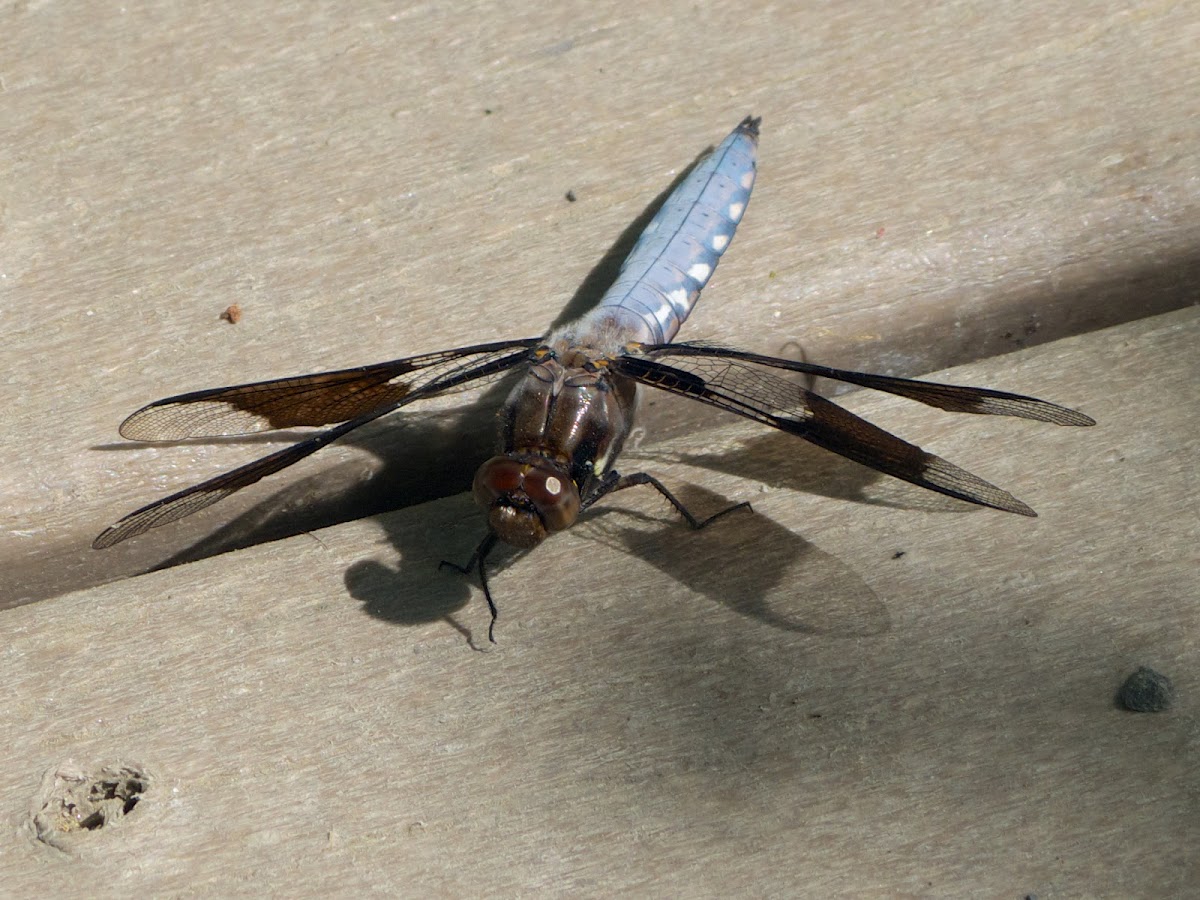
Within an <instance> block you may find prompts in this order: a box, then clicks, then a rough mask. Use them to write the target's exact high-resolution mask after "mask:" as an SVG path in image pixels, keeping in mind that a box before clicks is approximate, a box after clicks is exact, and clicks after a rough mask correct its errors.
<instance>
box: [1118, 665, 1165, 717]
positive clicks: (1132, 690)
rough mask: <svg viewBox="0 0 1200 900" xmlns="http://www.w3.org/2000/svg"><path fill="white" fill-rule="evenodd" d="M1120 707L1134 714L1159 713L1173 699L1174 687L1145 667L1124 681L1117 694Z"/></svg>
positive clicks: (1161, 676)
mask: <svg viewBox="0 0 1200 900" xmlns="http://www.w3.org/2000/svg"><path fill="white" fill-rule="evenodd" d="M1117 697H1118V699H1119V700H1120V701H1121V705H1122V706H1124V707H1125V708H1126V709H1131V710H1133V711H1134V712H1161V711H1162V710H1164V709H1166V708H1167V707H1169V706H1170V705H1171V701H1172V700H1174V699H1175V685H1173V684H1171V679H1170V678H1168V677H1167V676H1166V675H1163V674H1161V673H1160V672H1155V671H1154V670H1153V669H1149V668H1147V667H1146V666H1138V670H1137V671H1136V672H1134V673H1133V674H1132V675H1130V676H1129V677H1128V678H1126V679H1125V683H1124V684H1123V685H1121V690H1120V692H1118V694H1117Z"/></svg>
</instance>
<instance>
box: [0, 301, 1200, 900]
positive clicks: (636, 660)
mask: <svg viewBox="0 0 1200 900" xmlns="http://www.w3.org/2000/svg"><path fill="white" fill-rule="evenodd" d="M1198 339H1200V316H1198V315H1197V313H1196V311H1195V310H1188V311H1182V312H1178V313H1173V314H1170V315H1166V316H1163V317H1159V318H1156V319H1152V320H1146V321H1143V322H1138V323H1134V324H1130V325H1126V326H1122V327H1120V328H1117V329H1114V330H1110V331H1104V332H1098V333H1095V334H1092V335H1087V336H1083V337H1081V338H1071V339H1067V340H1063V341H1060V342H1056V343H1054V344H1051V345H1047V346H1044V347H1040V348H1035V349H1033V350H1029V351H1025V352H1022V353H1019V354H1016V355H1013V356H1009V357H1006V358H1005V359H1003V360H991V361H986V362H982V363H978V364H974V365H971V366H968V367H964V368H962V369H959V370H955V371H953V372H951V373H946V379H947V380H949V379H950V378H953V379H955V380H958V381H966V382H975V383H987V384H1003V385H1005V386H1006V387H1010V388H1015V389H1018V390H1025V391H1035V390H1036V391H1039V392H1041V393H1044V394H1048V395H1050V396H1051V397H1053V398H1054V399H1056V400H1060V401H1063V402H1066V403H1071V404H1075V405H1078V406H1079V407H1080V408H1082V409H1084V410H1086V411H1087V412H1089V413H1091V414H1093V415H1094V416H1095V417H1096V418H1097V419H1098V420H1099V421H1100V425H1099V426H1098V427H1096V428H1093V429H1067V428H1054V427H1051V426H1046V425H1039V424H1037V423H1029V422H1021V421H1015V420H1014V421H1007V420H996V419H986V418H980V417H967V416H951V415H946V414H939V413H937V412H935V411H932V410H928V409H926V408H924V407H919V406H916V405H915V404H905V403H903V402H902V401H900V400H896V399H893V398H868V397H867V396H866V395H864V394H859V395H855V396H853V397H850V398H847V399H848V405H850V406H851V407H852V408H854V409H855V410H856V411H858V412H860V413H863V414H866V415H869V416H870V417H871V418H872V419H873V420H875V421H877V422H880V423H882V424H885V425H887V426H889V427H892V428H894V429H895V430H897V431H899V432H900V433H902V434H905V435H907V436H909V437H912V438H914V439H918V440H921V441H922V442H924V443H925V444H926V446H928V447H930V448H931V449H934V450H936V451H938V452H941V453H943V454H945V455H946V456H948V457H949V458H951V459H953V460H955V461H957V462H960V463H962V464H964V465H967V466H969V467H971V468H972V469H973V470H975V471H977V472H978V473H980V474H982V475H984V476H986V477H989V478H992V479H994V480H996V481H997V482H998V483H1000V484H1002V485H1004V486H1005V487H1008V488H1011V489H1012V490H1014V491H1015V492H1016V493H1017V494H1018V495H1019V496H1021V497H1022V498H1023V499H1025V500H1027V501H1029V502H1030V503H1031V504H1033V505H1034V506H1035V507H1036V508H1037V509H1038V510H1039V512H1040V513H1041V517H1040V518H1038V519H1035V520H1029V519H1023V518H1020V517H1017V516H1009V515H1004V514H1001V513H996V512H990V511H985V510H978V509H974V508H971V507H967V506H965V505H963V504H959V503H955V502H953V501H949V500H943V499H942V498H938V497H931V496H929V495H926V494H924V493H922V492H919V491H917V490H916V489H910V488H909V487H907V486H905V485H898V484H894V483H891V482H884V481H879V480H876V479H875V478H874V477H872V476H871V475H870V474H868V473H864V472H863V471H861V470H860V469H858V468H856V467H854V466H852V465H851V464H849V463H842V462H840V461H838V460H836V459H832V458H829V457H827V456H823V455H820V454H819V453H817V452H816V451H811V452H810V451H809V450H807V449H805V448H804V447H803V446H798V442H796V441H789V440H787V439H785V438H782V437H777V436H774V435H765V434H763V432H762V431H761V430H759V429H755V428H753V427H751V426H745V427H743V426H742V425H741V424H733V425H728V426H725V427H722V428H719V429H717V430H715V431H712V432H707V433H705V434H704V435H697V437H698V438H702V439H703V443H701V444H699V445H698V444H697V443H696V441H694V440H679V441H677V442H671V443H668V444H665V445H664V444H648V445H647V446H646V447H645V448H644V449H643V450H640V451H638V452H636V453H632V454H630V458H629V460H628V465H629V466H633V465H635V464H639V463H640V464H641V465H644V466H645V467H647V468H650V469H652V470H653V471H654V472H656V473H657V474H659V475H661V476H662V477H663V478H664V479H665V480H666V481H667V482H668V483H670V484H672V485H675V486H679V487H681V488H684V493H685V495H688V496H690V498H691V500H692V502H694V503H695V504H696V505H697V506H698V507H700V508H703V509H710V508H717V507H719V506H720V505H721V504H724V503H727V502H730V501H733V500H741V499H750V500H752V501H753V503H754V505H755V513H754V514H745V515H742V514H738V515H737V516H735V517H731V518H730V519H729V520H727V521H725V522H724V523H722V524H721V525H720V527H716V526H714V527H713V528H712V529H710V530H708V531H705V532H702V533H700V534H693V533H691V532H689V531H687V530H686V529H685V528H684V527H683V526H681V525H680V524H678V523H677V522H673V521H671V520H669V519H668V518H667V517H666V516H665V511H664V509H663V506H664V504H662V503H661V502H659V501H657V500H655V498H654V496H653V495H647V494H642V495H640V496H639V495H637V494H636V492H627V493H626V494H623V495H621V496H620V497H619V500H620V503H619V504H617V502H616V500H617V499H618V498H614V503H613V504H612V505H609V506H608V507H607V508H606V509H605V510H603V511H598V513H597V514H596V515H593V516H592V517H591V519H590V520H589V521H588V522H587V523H586V524H583V525H581V526H579V527H578V528H576V529H575V530H573V531H572V532H569V533H567V534H564V535H561V536H559V537H556V538H554V539H553V540H551V541H549V542H548V543H547V544H545V545H544V546H543V547H541V548H539V549H538V550H537V551H535V552H534V553H533V554H531V555H528V556H526V557H524V558H522V559H519V560H517V561H515V562H513V563H512V564H511V565H510V566H508V567H507V568H506V569H505V570H504V571H503V572H500V573H498V574H496V575H495V576H494V577H493V587H494V589H495V591H496V595H497V598H498V599H499V601H500V603H501V608H502V613H503V615H502V619H501V624H500V629H499V639H500V646H499V648H498V649H496V650H495V651H494V652H489V653H475V652H473V651H472V650H471V649H470V647H469V646H468V641H467V638H466V636H465V635H466V634H467V633H469V634H472V635H474V636H475V638H476V640H481V639H482V638H483V637H484V635H485V634H486V610H485V608H484V605H483V603H482V600H481V599H480V597H479V595H478V592H477V590H476V589H475V588H473V587H471V586H470V585H468V584H467V583H466V582H465V581H463V580H462V579H460V578H458V577H456V576H454V575H453V574H451V573H439V572H437V571H436V563H437V560H438V559H439V558H441V557H443V556H447V555H448V556H451V557H455V558H460V557H463V556H465V555H466V554H467V553H468V552H469V550H470V547H471V545H472V543H473V541H474V540H475V539H476V537H477V536H478V533H479V528H480V525H479V519H478V517H477V516H476V515H475V514H474V513H473V512H472V511H471V510H470V507H469V504H468V502H467V500H466V498H463V497H455V498H450V499H447V500H443V501H438V502H436V503H432V504H428V505H426V506H424V507H419V508H414V509H409V510H406V511H402V512H399V513H395V514H391V515H387V516H383V517H381V518H378V519H372V520H364V521H360V522H355V523H350V524H346V525H341V526H338V527H336V528H331V529H327V530H325V531H322V532H320V533H317V534H314V535H311V536H298V537H295V538H292V539H289V540H286V541H281V542H277V543H274V544H269V545H264V546H260V547H256V548H253V549H251V550H246V551H242V552H239V553H234V554H230V555H227V556H224V557H220V558H217V559H209V560H205V561H203V562H200V563H196V564H193V565H188V566H181V567H177V568H174V569H171V570H168V571H164V572H159V573H155V574H152V575H147V576H145V577H142V578H137V579H132V580H128V581H124V582H121V583H118V584H111V585H107V586H105V587H101V588H96V589H93V590H90V591H87V592H83V593H79V594H74V595H70V596H66V597H60V598H57V599H54V600H49V601H46V602H43V603H39V604H33V605H28V606H25V607H22V608H20V609H15V610H10V611H9V612H7V613H5V615H4V625H5V634H6V638H5V645H6V653H5V655H4V656H3V662H2V663H0V679H3V683H4V684H5V685H6V688H7V690H6V691H5V693H4V696H3V698H2V699H0V721H3V722H4V723H5V728H4V729H3V731H2V735H0V754H2V756H3V758H4V759H5V761H6V765H5V767H4V770H3V774H2V775H0V811H2V815H3V817H4V821H6V822H8V823H9V824H10V830H9V833H8V836H7V837H6V838H5V839H4V844H3V847H2V849H0V872H2V875H3V879H4V882H3V883H4V884H5V886H6V890H10V891H11V892H12V893H13V894H14V895H16V896H30V895H32V894H33V893H34V892H43V893H48V894H54V895H62V894H64V893H66V892H68V891H70V890H71V888H72V886H74V885H78V884H79V883H80V882H81V880H82V881H86V883H87V884H88V885H89V890H90V891H93V892H94V891H95V890H97V889H98V890H99V892H100V893H102V894H103V893H105V892H110V893H113V894H115V893H117V892H119V893H121V894H122V895H124V896H129V895H131V894H135V895H142V896H145V895H156V896H163V895H174V894H179V893H189V892H196V893H200V894H209V895H227V894H230V893H238V892H244V891H246V890H247V889H249V887H250V886H254V888H255V889H256V890H261V889H263V888H266V887H270V888H271V889H272V890H275V889H278V888H279V886H281V885H286V886H287V891H288V893H289V894H292V895H299V896H319V895H327V894H329V893H337V894H341V895H346V894H349V893H352V892H354V893H357V892H362V891H368V892H376V893H384V894H396V893H400V894H406V895H428V894H430V893H435V894H443V895H458V896H462V895H467V894H476V893H480V894H494V895H513V894H517V893H568V892H570V893H584V894H591V895H605V896H613V895H616V894H618V893H622V892H627V891H633V892H636V893H641V894H647V895H648V894H656V895H663V894H670V895H676V896H729V895H731V894H732V895H743V896H751V895H752V896H794V895H797V894H802V895H809V896H830V895H839V894H840V895H846V896H867V895H876V894H879V895H888V896H928V895H940V896H955V897H961V896H1016V897H1019V896H1023V895H1025V894H1026V893H1036V894H1037V895H1038V896H1039V897H1046V896H1071V897H1075V896H1098V895H1100V896H1103V895H1112V896H1181V895H1183V894H1184V893H1186V891H1187V890H1188V889H1190V885H1192V884H1194V883H1195V882H1194V875H1195V872H1194V841H1193V840H1192V838H1193V837H1194V833H1195V823H1196V821H1197V818H1196V817H1197V814H1198V813H1200V810H1198V809H1197V806H1196V795H1195V792H1194V790H1192V786H1193V785H1194V783H1195V776H1196V772H1195V758H1194V757H1195V753H1194V743H1195V732H1196V721H1197V709H1198V707H1197V701H1196V696H1197V694H1196V691H1197V680H1196V676H1195V673H1196V671H1197V661H1198V660H1197V650H1196V645H1195V640H1194V635H1195V634H1196V632H1197V627H1198V626H1200V621H1198V619H1200V614H1198V613H1197V606H1196V599H1195V598H1196V596H1197V588H1198V587H1200V585H1198V583H1197V582H1198V580H1200V578H1198V576H1197V572H1198V571H1200V567H1198V566H1197V562H1198V560H1197V554H1196V549H1195V548H1196V546H1197V542H1198V539H1200V526H1198V523H1197V507H1196V497H1197V488H1198V487H1200V485H1198V484H1197V481H1198V476H1197V470H1196V466H1195V460H1196V458H1197V450H1198V447H1197V444H1198V442H1200V441H1198V434H1197V424H1196V423H1197V421H1200V418H1198V417H1197V401H1196V392H1195V385H1196V383H1197V377H1198V376H1200V371H1198V370H1197V357H1196V354H1195V352H1194V349H1195V346H1196V342H1197V340H1198ZM723 470H729V471H723ZM687 485H694V486H695V487H694V488H693V489H692V490H691V491H690V492H689V491H688V490H687V489H686V486H687ZM822 495H828V496H822ZM899 551H903V553H904V555H903V556H900V557H898V558H897V557H896V554H897V552H899ZM1141 664H1148V665H1152V666H1154V667H1156V668H1158V669H1160V670H1161V671H1163V672H1165V673H1166V674H1168V675H1170V676H1171V677H1172V678H1173V679H1174V681H1175V683H1176V685H1177V688H1178V694H1179V696H1178V700H1177V704H1176V706H1175V708H1174V709H1172V710H1171V711H1169V712H1167V713H1163V714H1159V715H1136V714H1133V713H1128V712H1123V711H1121V710H1119V709H1117V708H1116V706H1115V703H1114V697H1115V692H1116V690H1117V687H1118V686H1119V685H1120V682H1121V680H1122V678H1123V677H1124V676H1125V675H1126V674H1127V673H1128V672H1129V671H1132V669H1133V668H1135V667H1136V666H1138V665H1141ZM105 763H107V764H111V765H114V766H115V765H117V764H125V765H127V766H137V767H142V768H143V769H144V770H145V771H147V772H148V773H149V774H150V776H151V777H152V779H153V780H152V783H151V785H150V788H149V790H148V792H147V793H146V795H145V798H144V800H143V801H142V803H141V804H140V805H139V806H138V807H137V808H135V809H134V810H133V812H132V813H131V814H130V815H129V816H128V817H126V818H123V819H121V820H120V821H119V822H118V823H117V824H116V825H114V826H106V827H104V828H100V829H98V830H94V831H87V832H76V833H74V834H67V835H65V836H62V837H61V839H60V840H59V843H60V845H61V846H63V847H64V848H65V851H60V850H55V849H51V848H50V847H48V846H44V845H41V844H39V843H38V842H37V841H35V840H34V839H33V838H32V837H31V832H30V829H29V827H28V825H27V824H26V822H27V820H28V817H29V807H30V804H31V803H32V802H33V798H34V796H35V794H36V793H37V791H38V785H39V781H40V779H42V777H43V774H44V773H47V772H49V773H50V774H53V773H54V772H55V771H59V770H61V771H63V772H70V771H72V770H73V769H74V770H79V771H90V770H94V769H96V768H98V767H99V766H100V765H102V764H105ZM64 852H65V855H64ZM97 886H98V887H97Z"/></svg>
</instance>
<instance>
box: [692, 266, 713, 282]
mask: <svg viewBox="0 0 1200 900" xmlns="http://www.w3.org/2000/svg"><path fill="white" fill-rule="evenodd" d="M687 274H688V278H691V279H693V280H694V281H707V280H708V276H709V275H711V274H712V266H710V265H709V264H708V263H693V264H692V266H691V268H689V269H688V270H687Z"/></svg>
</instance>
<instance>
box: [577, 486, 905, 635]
mask: <svg viewBox="0 0 1200 900" xmlns="http://www.w3.org/2000/svg"><path fill="white" fill-rule="evenodd" d="M676 495H677V496H678V497H679V499H680V500H681V501H682V502H683V504H684V505H685V506H686V507H687V508H688V509H689V510H690V511H691V512H692V513H693V514H694V515H696V516H697V517H700V518H703V517H705V516H709V515H712V514H713V513H714V512H719V511H720V510H722V509H726V508H728V507H730V506H731V505H732V504H731V503H730V501H729V500H727V499H725V498H723V497H721V496H719V495H718V494H715V493H713V492H712V491H708V490H706V489H704V488H698V487H695V486H686V487H683V488H681V489H680V490H679V491H677V492H676ZM627 522H632V524H622V523H627ZM588 534H590V535H595V536H596V537H597V538H598V539H599V540H600V542H601V543H604V544H607V545H609V546H612V547H615V548H617V549H619V550H621V551H622V552H625V553H630V554H632V555H634V556H636V557H638V558H639V559H642V560H644V561H645V562H647V563H649V564H650V565H652V566H654V567H655V568H657V569H658V570H659V571H661V572H663V573H664V574H666V575H667V576H669V577H670V578H671V579H672V580H673V581H676V582H678V583H679V584H682V585H684V586H686V587H687V588H688V589H689V590H692V591H694V592H696V593H698V594H702V595H703V596H705V597H708V598H709V599H711V600H714V601H716V602H717V603H720V604H721V605H723V606H725V607H727V608H728V609H730V610H733V611H734V612H736V613H738V614H739V615H743V616H747V617H749V618H752V619H755V620H757V621H759V622H762V623H763V624H765V625H769V626H770V627H772V628H776V629H780V630H783V631H791V632H799V633H802V634H814V635H831V636H836V637H862V636H866V635H874V634H880V633H882V632H885V631H887V630H888V629H889V628H890V627H891V620H890V617H889V615H888V612H887V609H886V607H885V606H884V605H883V603H882V602H880V600H879V598H878V597H876V595H875V594H874V592H873V591H872V590H871V589H870V588H869V587H868V586H867V584H866V583H865V582H864V581H863V580H862V579H861V578H859V577H858V575H857V574H855V572H854V571H853V570H851V569H850V568H849V567H847V566H845V565H844V564H842V562H841V561H840V560H838V559H837V558H836V557H834V556H832V555H830V554H828V553H826V552H824V551H822V550H821V549H819V548H818V547H816V546H814V545H813V544H811V543H809V542H808V541H806V540H804V539H803V538H802V537H800V536H799V535H798V534H796V533H795V532H792V531H789V530H788V529H786V528H783V527H782V526H780V525H778V524H776V523H775V522H773V521H771V520H770V519H768V518H767V517H766V516H763V515H759V514H758V513H755V512H754V511H752V510H737V511H733V512H730V513H729V514H728V515H725V516H722V517H721V518H719V519H717V520H715V521H713V522H712V523H710V524H709V525H708V526H706V527H705V528H702V529H700V530H698V531H696V530H693V529H690V528H688V527H687V526H686V525H685V524H683V523H679V522H678V521H677V520H676V524H674V525H673V526H667V525H664V524H663V523H662V517H656V516H653V515H648V514H645V513H641V512H635V511H630V510H627V509H619V510H618V509H611V508H610V509H603V510H598V511H596V513H594V514H593V517H592V520H591V527H590V528H588Z"/></svg>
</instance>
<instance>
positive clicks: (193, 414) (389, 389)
mask: <svg viewBox="0 0 1200 900" xmlns="http://www.w3.org/2000/svg"><path fill="white" fill-rule="evenodd" d="M539 341H540V338H525V339H523V340H518V341H498V342H495V343H491V344H478V345H475V346H472V347H459V348H457V349H454V350H443V351H440V352H438V353H426V354H423V355H421V356H410V357H408V358H406V359H396V360H392V361H391V362H385V363H378V364H376V365H373V366H359V367H358V368H354V369H340V370H338V371H335V372H318V373H317V374H315V375H300V376H296V377H293V378H277V379H274V380H272V381H259V382H255V383H253V384H238V385H233V386H232V387H222V388H212V389H210V390H205V391H194V392H192V393H189V394H180V395H178V396H176V397H167V398H166V399H165V400H157V401H155V402H154V403H151V404H149V405H148V406H144V407H142V408H141V409H139V410H138V411H137V412H135V413H134V414H133V415H131V416H130V417H129V418H127V419H126V420H125V421H124V422H122V423H121V428H120V432H121V436H122V437H124V438H127V439H129V440H131V441H179V440H184V439H186V438H195V437H218V436H221V435H230V434H249V433H252V432H258V431H272V430H275V429H279V428H293V427H296V426H301V425H333V424H336V423H338V422H346V421H349V420H351V419H355V418H358V417H359V416H363V415H366V414H367V413H370V412H372V411H373V410H376V409H381V408H384V407H388V408H392V409H394V408H397V405H398V404H401V403H402V401H404V400H405V398H407V397H411V396H412V395H413V394H421V395H422V396H431V394H430V393H422V392H423V391H425V389H426V388H429V387H431V386H433V385H437V384H438V383H439V382H443V383H445V384H449V383H450V382H451V381H452V380H453V378H452V376H454V375H455V374H456V373H460V372H463V371H468V370H471V369H472V368H475V367H480V366H486V365H487V363H488V362H489V361H493V360H497V359H503V358H505V357H506V356H507V355H509V354H511V353H512V352H513V351H514V350H522V349H528V348H531V347H534V346H536V345H537V344H538V342H539ZM470 386H471V387H477V386H478V382H477V380H476V381H475V383H472V384H470ZM455 389H462V385H459V386H458V387H457V388H451V387H445V386H443V387H441V388H440V389H438V390H437V391H436V393H450V392H452V391H453V390H455Z"/></svg>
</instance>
